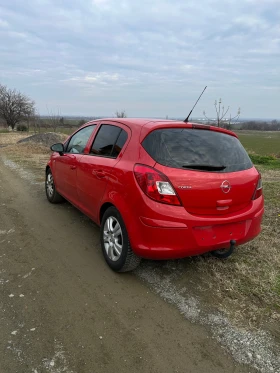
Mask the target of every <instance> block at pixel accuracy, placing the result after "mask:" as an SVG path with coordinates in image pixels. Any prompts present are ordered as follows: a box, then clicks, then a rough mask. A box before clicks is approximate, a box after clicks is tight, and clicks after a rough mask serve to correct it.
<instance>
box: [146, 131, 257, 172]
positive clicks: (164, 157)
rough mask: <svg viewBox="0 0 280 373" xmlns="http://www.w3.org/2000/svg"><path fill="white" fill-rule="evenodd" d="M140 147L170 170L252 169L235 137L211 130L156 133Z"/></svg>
mask: <svg viewBox="0 0 280 373" xmlns="http://www.w3.org/2000/svg"><path fill="white" fill-rule="evenodd" d="M142 146H143V147H144V149H145V150H146V151H147V152H148V153H149V155H150V156H151V157H152V158H153V159H154V160H155V161H156V162H157V163H160V164H162V165H163V166H168V167H173V168H181V169H190V170H197V171H212V172H234V171H242V170H246V169H249V168H251V167H252V166H253V165H252V162H251V160H250V158H249V156H248V154H247V152H246V150H245V149H244V148H243V146H242V145H241V143H240V141H239V140H238V139H237V138H236V137H233V136H230V135H227V134H224V133H220V132H215V131H210V130H201V129H187V128H182V129H181V128H166V129H159V130H155V131H153V132H151V133H150V134H149V135H148V136H147V137H146V138H145V139H144V141H143V142H142Z"/></svg>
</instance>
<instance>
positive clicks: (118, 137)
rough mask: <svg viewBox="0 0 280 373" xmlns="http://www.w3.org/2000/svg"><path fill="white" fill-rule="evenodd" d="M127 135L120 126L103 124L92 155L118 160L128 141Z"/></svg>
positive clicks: (94, 143)
mask: <svg viewBox="0 0 280 373" xmlns="http://www.w3.org/2000/svg"><path fill="white" fill-rule="evenodd" d="M127 137H128V136H127V133H126V131H124V130H123V129H121V128H120V127H118V126H113V125H109V124H102V126H101V127H100V129H99V131H98V133H97V135H96V137H95V139H94V141H93V144H92V147H91V152H90V153H91V154H92V155H98V156H103V157H111V158H117V156H118V155H119V153H120V151H121V150H122V148H123V146H124V144H125V142H126V140H127Z"/></svg>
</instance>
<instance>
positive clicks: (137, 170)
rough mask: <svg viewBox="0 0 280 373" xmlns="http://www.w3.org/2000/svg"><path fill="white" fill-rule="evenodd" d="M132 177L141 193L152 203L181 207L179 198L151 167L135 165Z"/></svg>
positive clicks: (160, 174) (162, 176)
mask: <svg viewBox="0 0 280 373" xmlns="http://www.w3.org/2000/svg"><path fill="white" fill-rule="evenodd" d="M134 175H135V178H136V180H137V182H138V184H139V186H140V188H141V189H142V191H143V192H144V193H145V194H146V195H147V196H148V197H150V198H151V199H153V200H154V201H157V202H161V203H166V204H168V205H177V206H180V205H181V202H180V200H179V197H178V196H177V194H176V192H175V191H174V189H173V187H172V185H171V183H170V181H169V180H168V178H167V177H166V176H165V175H164V174H163V173H161V172H159V171H157V170H155V169H154V168H152V167H149V166H145V165H142V164H136V165H135V166H134Z"/></svg>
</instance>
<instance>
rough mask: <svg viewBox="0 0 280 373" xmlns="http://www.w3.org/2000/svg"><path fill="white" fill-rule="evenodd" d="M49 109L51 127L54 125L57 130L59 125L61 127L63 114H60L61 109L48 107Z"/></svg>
mask: <svg viewBox="0 0 280 373" xmlns="http://www.w3.org/2000/svg"><path fill="white" fill-rule="evenodd" d="M47 111H48V118H47V120H48V124H49V125H50V127H52V129H53V131H54V132H56V129H57V127H59V126H60V125H61V119H63V118H62V116H61V115H60V111H59V110H57V112H55V111H51V110H49V109H48V107H47Z"/></svg>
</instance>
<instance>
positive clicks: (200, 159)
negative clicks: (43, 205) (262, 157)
mask: <svg viewBox="0 0 280 373" xmlns="http://www.w3.org/2000/svg"><path fill="white" fill-rule="evenodd" d="M51 149H52V150H53V151H54V153H53V154H52V156H51V158H50V161H49V162H48V165H47V167H46V194H47V198H48V200H49V201H50V202H52V203H58V202H61V201H62V200H63V199H66V200H68V201H69V202H71V203H72V204H73V205H74V206H76V207H77V208H78V209H79V210H81V211H82V212H83V213H85V214H86V215H87V216H89V217H90V218H91V219H92V220H93V221H94V222H95V223H97V224H98V225H100V226H101V234H100V240H101V245H102V251H103V254H104V257H105V260H106V262H107V263H108V265H109V266H110V267H111V268H112V269H113V270H115V271H119V272H124V271H129V270H132V269H134V268H135V267H136V266H137V265H138V264H139V262H140V260H141V259H140V258H149V259H174V258H183V257H187V256H192V255H198V254H202V253H205V252H208V251H211V252H214V254H215V255H216V256H220V257H226V256H228V255H229V254H231V252H232V251H233V248H234V247H235V245H241V244H244V243H245V242H248V241H250V240H252V239H253V238H254V237H256V236H257V235H258V234H259V233H260V231H261V221H262V216H263V212H264V199H263V195H262V183H261V176H260V174H259V172H258V171H257V170H256V169H255V167H254V166H253V164H252V162H251V160H250V158H249V156H248V154H247V153H246V151H245V149H244V148H243V146H242V145H241V143H240V142H239V140H238V138H237V136H236V135H235V134H234V133H233V132H230V131H227V130H225V129H221V128H217V127H212V126H206V125H199V124H193V123H185V122H179V121H167V120H147V119H128V118H125V119H123V118H115V119H102V120H95V121H91V122H89V123H87V124H85V125H84V126H82V127H81V128H79V129H78V130H77V131H76V132H75V133H74V134H73V135H72V136H70V137H69V138H68V139H67V141H66V142H65V143H64V144H55V145H53V146H52V147H51Z"/></svg>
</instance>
